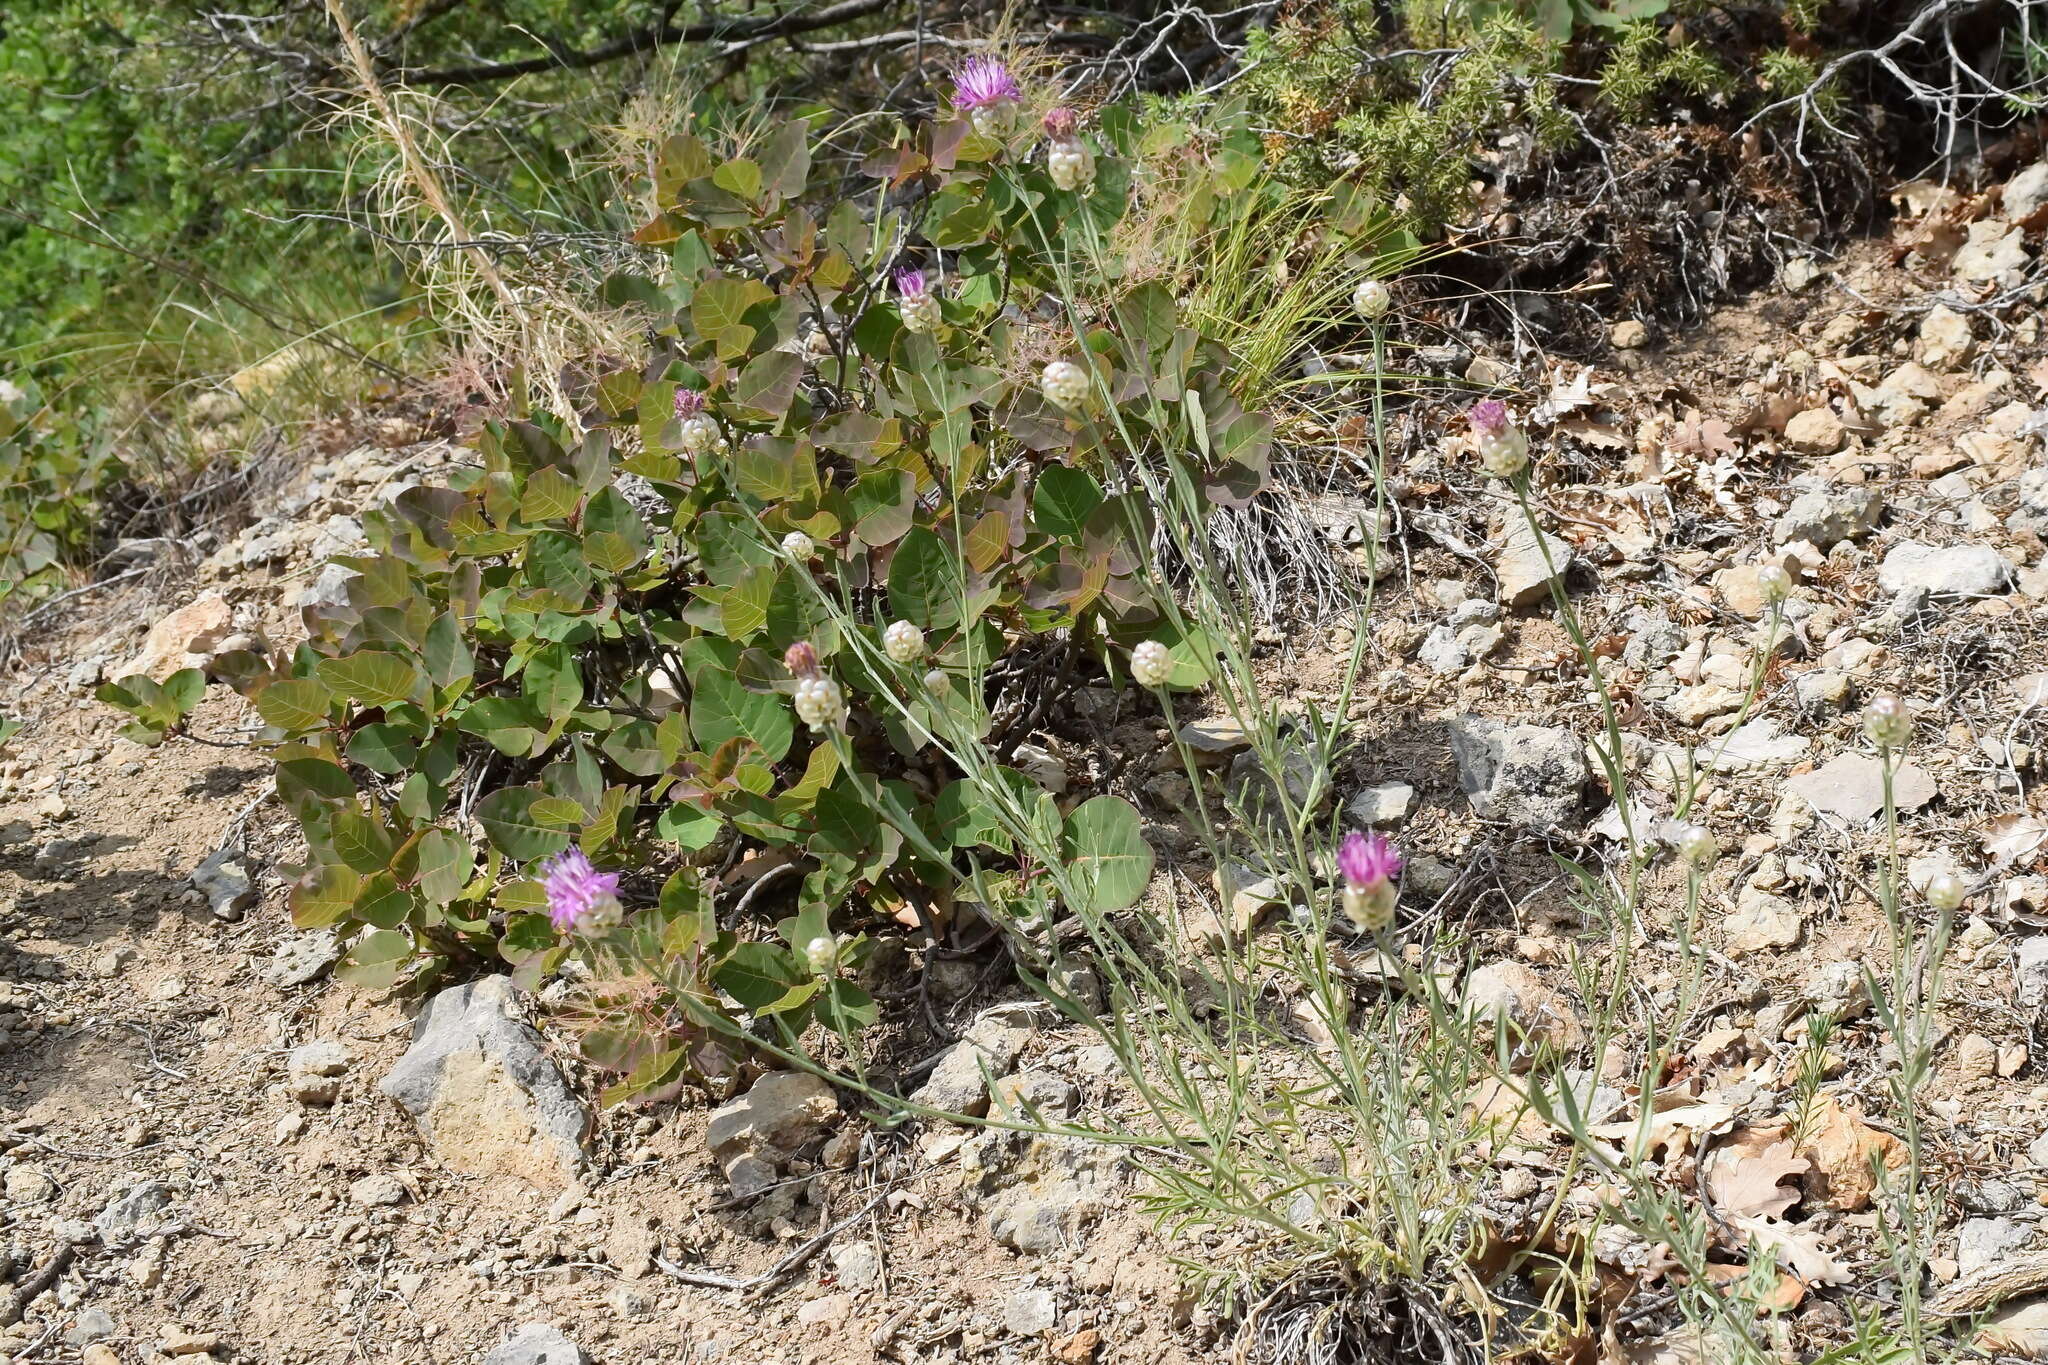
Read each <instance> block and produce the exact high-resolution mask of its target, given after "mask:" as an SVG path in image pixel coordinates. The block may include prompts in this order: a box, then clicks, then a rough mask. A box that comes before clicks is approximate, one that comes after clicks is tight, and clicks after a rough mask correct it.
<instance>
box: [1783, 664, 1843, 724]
mask: <svg viewBox="0 0 2048 1365" xmlns="http://www.w3.org/2000/svg"><path fill="white" fill-rule="evenodd" d="M1853 690H1854V689H1853V687H1852V685H1851V683H1850V681H1849V675H1848V674H1847V673H1844V672H1842V671H1841V670H1840V669H1837V668H1816V669H1812V670H1810V671H1809V672H1805V673H1801V674H1799V675H1798V676H1797V677H1795V678H1793V679H1792V695H1793V696H1794V697H1796V698H1797V699H1798V702H1799V709H1800V710H1802V711H1804V712H1806V713H1807V714H1808V715H1816V716H1817V715H1832V714H1834V713H1835V712H1837V711H1839V710H1841V709H1842V708H1843V707H1844V706H1847V705H1848V704H1849V699H1850V697H1851V695H1852V694H1853Z"/></svg>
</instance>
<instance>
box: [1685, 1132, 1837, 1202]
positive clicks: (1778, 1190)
mask: <svg viewBox="0 0 2048 1365" xmlns="http://www.w3.org/2000/svg"><path fill="white" fill-rule="evenodd" d="M1704 1165H1705V1168H1706V1175H1707V1197H1708V1198H1709V1199H1711V1200H1712V1201H1713V1203H1714V1207H1715V1208H1717V1209H1719V1210H1720V1211H1721V1212H1722V1213H1723V1214H1725V1215H1726V1216H1728V1217H1730V1218H1758V1217H1761V1218H1780V1217H1783V1216H1784V1213H1785V1210H1787V1209H1789V1208H1791V1207H1792V1206H1793V1205H1794V1204H1796V1203H1798V1202H1799V1187H1798V1186H1797V1185H1796V1184H1795V1185H1791V1186H1789V1187H1788V1186H1787V1185H1786V1184H1785V1182H1786V1181H1788V1180H1797V1179H1798V1178H1799V1177H1800V1176H1802V1175H1805V1174H1806V1172H1807V1171H1808V1170H1810V1169H1812V1166H1813V1163H1812V1162H1810V1161H1808V1160H1807V1159H1806V1158H1805V1157H1802V1156H1798V1155H1795V1154H1794V1152H1793V1150H1792V1142H1791V1139H1790V1138H1788V1137H1786V1136H1785V1125H1784V1124H1776V1125H1774V1126H1772V1127H1769V1128H1741V1129H1738V1130H1736V1132H1735V1133H1734V1134H1733V1135H1732V1136H1731V1137H1730V1138H1729V1139H1728V1141H1726V1142H1724V1143H1722V1144H1721V1145H1720V1146H1719V1147H1716V1148H1715V1149H1714V1150H1713V1152H1712V1153H1711V1154H1710V1155H1709V1156H1708V1157H1707V1159H1706V1161H1705V1162H1704Z"/></svg>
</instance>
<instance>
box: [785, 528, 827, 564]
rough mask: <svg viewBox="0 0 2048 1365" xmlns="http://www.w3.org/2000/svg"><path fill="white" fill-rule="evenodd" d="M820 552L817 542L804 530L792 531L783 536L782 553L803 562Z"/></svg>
mask: <svg viewBox="0 0 2048 1365" xmlns="http://www.w3.org/2000/svg"><path fill="white" fill-rule="evenodd" d="M817 552H818V545H817V542H816V541H814V540H812V539H811V538H810V537H809V536H807V535H805V534H804V533H803V532H802V531H791V532H790V533H789V534H788V535H786V536H784V537H783V538H782V553H784V554H786V555H788V556H789V557H790V558H791V559H794V560H796V561H798V562H799V563H801V562H802V561H804V560H806V559H809V558H810V557H811V556H812V555H814V554H816V553H817Z"/></svg>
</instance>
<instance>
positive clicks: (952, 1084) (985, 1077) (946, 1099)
mask: <svg viewBox="0 0 2048 1365" xmlns="http://www.w3.org/2000/svg"><path fill="white" fill-rule="evenodd" d="M1030 1036H1031V1035H1030V1034H1029V1033H1028V1032H1027V1031H1026V1030H1024V1029H1021V1028H1013V1027H1009V1026H1006V1025H1003V1024H999V1023H997V1022H995V1021H994V1020H989V1019H981V1020H978V1021H976V1022H975V1024H974V1025H973V1026H972V1027H971V1028H969V1029H968V1030H967V1034H966V1036H965V1037H963V1038H961V1040H960V1041H959V1042H957V1043H955V1044H953V1046H951V1047H950V1048H948V1049H946V1054H945V1056H943V1057H941V1058H940V1059H939V1064H938V1065H937V1066H935V1067H933V1068H932V1074H931V1076H930V1077H929V1078H928V1079H927V1080H926V1081H925V1083H924V1084H923V1085H921V1086H919V1087H918V1088H917V1090H916V1091H915V1092H914V1093H913V1094H912V1095H911V1097H910V1098H911V1099H913V1100H915V1101H917V1102H918V1103H919V1104H923V1105H929V1106H930V1107H931V1108H933V1109H939V1110H943V1111H945V1112H946V1113H949V1114H966V1115H969V1116H971V1117H977V1118H978V1117H980V1116H981V1115H983V1114H986V1113H987V1112H988V1083H989V1078H990V1077H994V1078H997V1079H1000V1078H1001V1077H1003V1076H1004V1075H1006V1074H1007V1073H1008V1072H1009V1070H1010V1068H1011V1067H1013V1066H1015V1065H1016V1064H1017V1057H1018V1054H1019V1053H1021V1052H1023V1050H1024V1044H1025V1041H1026V1040H1027V1039H1029V1038H1030Z"/></svg>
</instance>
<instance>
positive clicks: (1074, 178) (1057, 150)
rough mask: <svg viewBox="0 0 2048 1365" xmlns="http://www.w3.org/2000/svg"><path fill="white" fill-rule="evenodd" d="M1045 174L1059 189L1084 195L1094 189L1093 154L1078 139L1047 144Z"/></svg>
mask: <svg viewBox="0 0 2048 1365" xmlns="http://www.w3.org/2000/svg"><path fill="white" fill-rule="evenodd" d="M1045 173H1046V174H1047V175H1049V176H1051V177H1052V183H1053V184H1055V185H1057V186H1059V188H1061V189H1063V190H1069V191H1072V190H1080V191H1081V192H1083V193H1084V194H1085V193H1086V192H1087V191H1089V190H1091V189H1093V188H1094V187H1095V153H1093V152H1091V151H1089V150H1088V144H1087V143H1085V142H1083V141H1081V139H1079V138H1078V137H1076V138H1068V139H1062V140H1060V141H1056V142H1052V143H1049V144H1048V145H1047V146H1046V149H1045Z"/></svg>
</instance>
